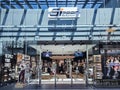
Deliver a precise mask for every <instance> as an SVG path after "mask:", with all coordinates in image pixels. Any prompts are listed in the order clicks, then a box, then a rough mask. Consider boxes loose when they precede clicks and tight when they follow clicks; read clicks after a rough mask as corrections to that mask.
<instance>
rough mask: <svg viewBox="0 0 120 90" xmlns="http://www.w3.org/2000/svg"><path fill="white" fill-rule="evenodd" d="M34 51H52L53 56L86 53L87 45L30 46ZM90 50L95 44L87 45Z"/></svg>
mask: <svg viewBox="0 0 120 90" xmlns="http://www.w3.org/2000/svg"><path fill="white" fill-rule="evenodd" d="M30 46H31V47H33V48H34V49H36V50H38V51H39V52H40V50H41V49H42V52H43V51H47V50H48V51H51V52H52V54H73V53H74V52H75V51H78V50H79V51H86V45H41V46H40V45H30ZM87 46H88V50H89V49H91V48H92V47H93V46H95V44H92V45H87Z"/></svg>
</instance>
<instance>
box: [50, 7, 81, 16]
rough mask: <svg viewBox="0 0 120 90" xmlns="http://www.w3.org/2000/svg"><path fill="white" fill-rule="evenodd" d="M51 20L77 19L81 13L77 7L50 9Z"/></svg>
mask: <svg viewBox="0 0 120 90" xmlns="http://www.w3.org/2000/svg"><path fill="white" fill-rule="evenodd" d="M48 17H49V18H77V17H80V12H79V9H78V8H77V7H50V8H48Z"/></svg>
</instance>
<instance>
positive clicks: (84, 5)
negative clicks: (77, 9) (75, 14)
mask: <svg viewBox="0 0 120 90" xmlns="http://www.w3.org/2000/svg"><path fill="white" fill-rule="evenodd" d="M88 1H89V0H86V1H85V3H84V5H83V7H82V8H85V6H86V5H87V2H88Z"/></svg>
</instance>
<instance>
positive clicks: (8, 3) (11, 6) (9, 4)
mask: <svg viewBox="0 0 120 90" xmlns="http://www.w3.org/2000/svg"><path fill="white" fill-rule="evenodd" d="M4 1H5V2H6V4H7V5H8V6H10V8H14V9H15V6H13V5H12V4H11V3H10V1H8V0H4Z"/></svg>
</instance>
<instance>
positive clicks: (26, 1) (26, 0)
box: [25, 0, 33, 9]
mask: <svg viewBox="0 0 120 90" xmlns="http://www.w3.org/2000/svg"><path fill="white" fill-rule="evenodd" d="M25 3H26V4H27V5H28V7H29V8H30V9H33V7H32V6H31V5H30V4H29V1H28V0H25Z"/></svg>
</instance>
